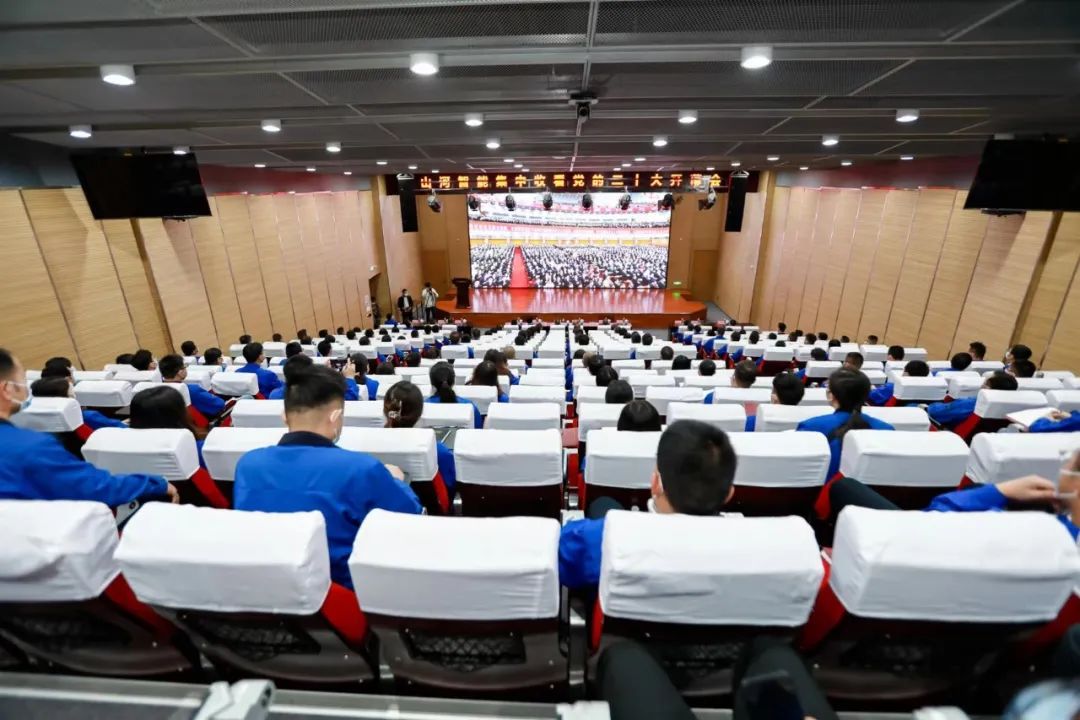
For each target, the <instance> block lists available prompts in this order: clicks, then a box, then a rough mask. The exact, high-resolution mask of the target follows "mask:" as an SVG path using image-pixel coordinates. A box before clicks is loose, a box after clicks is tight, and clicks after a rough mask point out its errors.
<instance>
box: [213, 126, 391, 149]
mask: <svg viewBox="0 0 1080 720" xmlns="http://www.w3.org/2000/svg"><path fill="white" fill-rule="evenodd" d="M199 130H200V132H203V133H205V134H206V135H210V136H212V137H215V138H218V139H220V140H222V141H224V142H227V143H231V144H237V145H288V144H291V143H326V142H330V141H332V140H337V141H340V142H355V143H361V144H368V145H380V144H382V143H386V142H388V141H391V140H393V139H394V138H392V137H391V136H389V135H387V134H386V133H385V132H384V131H383V130H381V129H379V127H378V126H377V125H375V124H374V123H357V122H353V123H318V124H306V125H300V124H296V123H285V124H284V125H283V126H282V131H281V132H279V133H265V132H263V130H262V128H261V127H260V126H259V123H258V122H252V123H250V124H248V125H241V126H217V127H200V128H199Z"/></svg>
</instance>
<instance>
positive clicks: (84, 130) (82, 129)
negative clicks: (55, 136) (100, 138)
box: [68, 125, 94, 140]
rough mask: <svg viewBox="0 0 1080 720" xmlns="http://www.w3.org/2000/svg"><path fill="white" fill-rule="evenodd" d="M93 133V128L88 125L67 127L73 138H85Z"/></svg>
mask: <svg viewBox="0 0 1080 720" xmlns="http://www.w3.org/2000/svg"><path fill="white" fill-rule="evenodd" d="M93 134H94V129H93V128H92V127H90V126H89V125H72V126H70V127H69V128H68V135H70V136H71V137H73V138H79V139H80V140H85V139H86V138H88V137H90V136H91V135H93Z"/></svg>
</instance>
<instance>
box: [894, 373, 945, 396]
mask: <svg viewBox="0 0 1080 720" xmlns="http://www.w3.org/2000/svg"><path fill="white" fill-rule="evenodd" d="M948 392H949V384H948V383H947V382H945V378H943V377H933V376H931V377H910V376H906V375H901V376H899V377H897V378H895V379H894V380H893V396H894V397H895V398H896V399H897V400H926V401H934V402H937V401H938V400H942V399H944V398H945V394H946V393H948Z"/></svg>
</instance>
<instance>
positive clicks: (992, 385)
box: [926, 372, 1017, 430]
mask: <svg viewBox="0 0 1080 720" xmlns="http://www.w3.org/2000/svg"><path fill="white" fill-rule="evenodd" d="M1016 387H1017V383H1016V378H1014V377H1013V376H1012V375H1009V374H1008V373H1005V372H996V373H994V374H993V375H991V376H990V377H988V378H986V380H984V381H983V384H982V389H984V390H1015V389H1016ZM976 400H978V398H977V397H968V398H956V399H955V400H953V401H952V402H936V403H931V404H930V405H928V406H927V407H926V413H927V415H929V416H930V419H931V420H933V421H934V422H935V423H936V424H937V425H938V426H939V427H943V428H948V429H949V430H952V429H953V428H955V427H956V426H957V425H959V424H960V423H961V422H963V421H964V420H966V419H967V418H968V416H970V415H971V413H973V412H975V402H976Z"/></svg>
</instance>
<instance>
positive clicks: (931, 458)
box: [840, 430, 968, 487]
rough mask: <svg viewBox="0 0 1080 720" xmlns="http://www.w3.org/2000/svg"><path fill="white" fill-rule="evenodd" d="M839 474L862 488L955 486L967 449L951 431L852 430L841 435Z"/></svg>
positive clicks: (962, 476) (963, 465)
mask: <svg viewBox="0 0 1080 720" xmlns="http://www.w3.org/2000/svg"><path fill="white" fill-rule="evenodd" d="M843 445H844V449H843V451H842V453H841V455H840V473H841V474H842V475H843V476H844V477H849V478H855V479H856V480H858V481H860V482H862V483H863V484H865V485H890V486H902V487H956V486H957V485H959V484H960V481H961V480H962V479H963V478H964V468H965V467H966V466H967V459H968V446H967V444H966V443H965V442H964V441H963V439H961V437H960V436H959V435H957V434H955V433H951V432H937V433H923V432H903V431H898V432H879V431H877V430H851V431H849V432H847V433H846V434H845V435H844V442H843Z"/></svg>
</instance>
